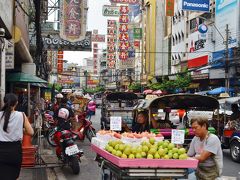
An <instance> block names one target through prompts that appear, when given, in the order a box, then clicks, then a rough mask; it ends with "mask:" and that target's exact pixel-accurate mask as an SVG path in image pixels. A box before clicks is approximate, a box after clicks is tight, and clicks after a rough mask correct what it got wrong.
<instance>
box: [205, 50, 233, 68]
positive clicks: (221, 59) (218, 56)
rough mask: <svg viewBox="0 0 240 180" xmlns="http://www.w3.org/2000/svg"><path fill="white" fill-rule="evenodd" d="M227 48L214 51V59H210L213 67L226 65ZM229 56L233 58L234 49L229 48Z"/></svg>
mask: <svg viewBox="0 0 240 180" xmlns="http://www.w3.org/2000/svg"><path fill="white" fill-rule="evenodd" d="M225 54H226V52H225V50H221V51H216V52H213V53H212V59H209V63H210V64H211V67H212V68H221V67H224V66H225V61H226V58H225ZM228 57H229V58H230V59H229V60H231V58H232V57H233V49H232V48H229V49H228Z"/></svg>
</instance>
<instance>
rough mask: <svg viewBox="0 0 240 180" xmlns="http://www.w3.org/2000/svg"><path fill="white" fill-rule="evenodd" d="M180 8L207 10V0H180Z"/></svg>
mask: <svg viewBox="0 0 240 180" xmlns="http://www.w3.org/2000/svg"><path fill="white" fill-rule="evenodd" d="M182 10H186V11H202V12H209V0H182Z"/></svg>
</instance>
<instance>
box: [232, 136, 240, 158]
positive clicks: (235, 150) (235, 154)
mask: <svg viewBox="0 0 240 180" xmlns="http://www.w3.org/2000/svg"><path fill="white" fill-rule="evenodd" d="M230 154H231V157H232V160H233V161H235V162H240V143H239V142H238V141H236V140H234V141H233V142H231V144H230Z"/></svg>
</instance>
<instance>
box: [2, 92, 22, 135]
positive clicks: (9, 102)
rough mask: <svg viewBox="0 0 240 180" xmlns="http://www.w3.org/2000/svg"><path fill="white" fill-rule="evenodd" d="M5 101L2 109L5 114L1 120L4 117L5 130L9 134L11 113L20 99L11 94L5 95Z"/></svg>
mask: <svg viewBox="0 0 240 180" xmlns="http://www.w3.org/2000/svg"><path fill="white" fill-rule="evenodd" d="M3 101H4V106H3V108H2V111H3V114H2V117H1V119H2V118H3V117H4V124H3V130H4V131H5V132H7V127H8V123H9V118H10V115H11V111H12V108H13V107H14V106H15V105H16V104H17V101H18V98H17V96H16V95H15V94H13V93H9V94H6V95H5V97H4V99H3Z"/></svg>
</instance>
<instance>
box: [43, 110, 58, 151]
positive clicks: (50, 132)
mask: <svg viewBox="0 0 240 180" xmlns="http://www.w3.org/2000/svg"><path fill="white" fill-rule="evenodd" d="M43 122H44V126H43V127H44V131H45V134H46V137H47V141H48V143H49V144H50V145H51V146H53V147H55V146H56V143H55V141H54V134H55V132H56V131H57V120H55V119H54V118H53V112H52V111H46V112H44V121H43Z"/></svg>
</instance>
